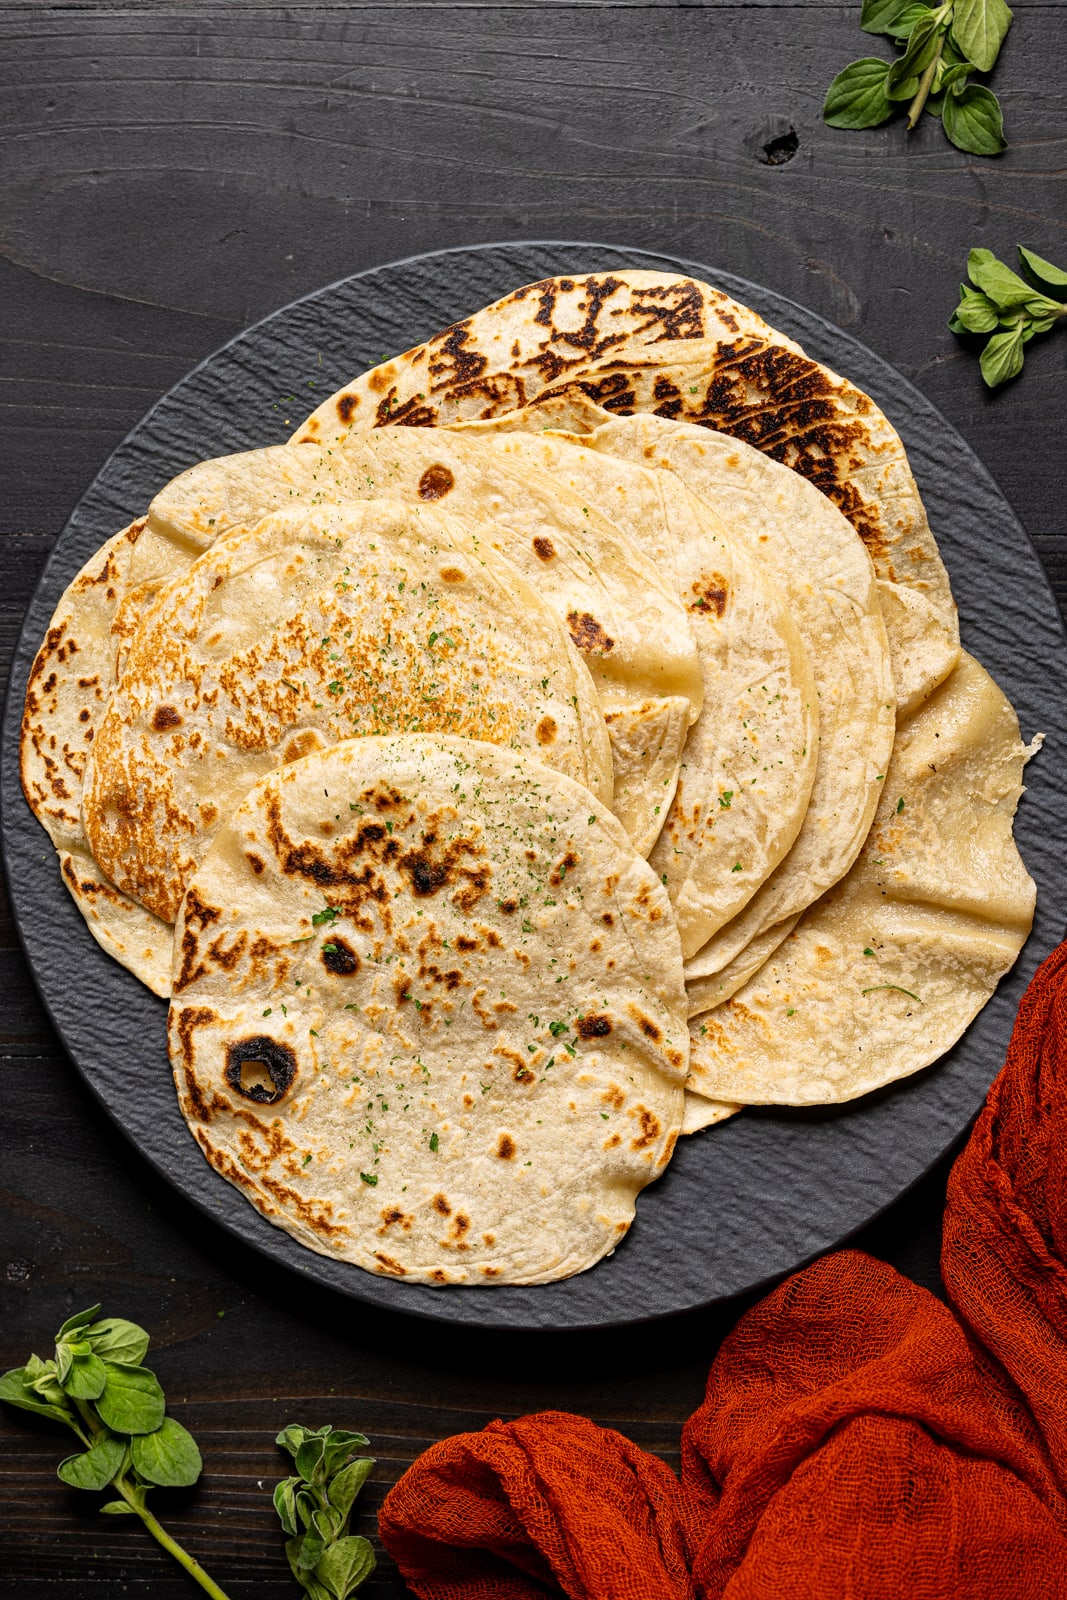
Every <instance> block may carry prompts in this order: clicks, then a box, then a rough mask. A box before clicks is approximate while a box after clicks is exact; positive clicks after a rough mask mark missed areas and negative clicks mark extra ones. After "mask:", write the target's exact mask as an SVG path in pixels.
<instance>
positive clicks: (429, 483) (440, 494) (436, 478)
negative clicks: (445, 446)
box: [419, 461, 456, 500]
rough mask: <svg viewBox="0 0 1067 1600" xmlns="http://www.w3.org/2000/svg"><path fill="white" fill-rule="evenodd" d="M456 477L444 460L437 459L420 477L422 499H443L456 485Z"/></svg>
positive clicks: (420, 496)
mask: <svg viewBox="0 0 1067 1600" xmlns="http://www.w3.org/2000/svg"><path fill="white" fill-rule="evenodd" d="M455 482H456V480H455V478H454V477H453V476H452V474H451V472H450V471H449V470H448V468H447V467H446V466H445V464H444V462H442V461H435V462H434V464H433V466H430V467H427V468H426V471H425V472H424V473H423V475H422V477H421V478H420V479H419V499H420V500H443V499H444V497H445V495H446V494H447V493H448V491H449V490H450V489H451V488H453V487H454V485H455Z"/></svg>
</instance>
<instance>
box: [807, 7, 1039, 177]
mask: <svg viewBox="0 0 1067 1600" xmlns="http://www.w3.org/2000/svg"><path fill="white" fill-rule="evenodd" d="M1011 22H1012V12H1011V8H1010V7H1009V6H1007V5H1006V4H1005V0H947V3H946V4H944V5H940V6H933V5H929V4H927V3H926V0H863V9H862V11H861V13H860V27H861V28H862V29H863V31H864V32H865V33H880V34H886V35H887V36H888V37H889V38H890V39H892V40H893V41H894V43H896V44H898V45H900V46H901V47H902V49H903V54H902V55H899V56H898V57H897V58H896V60H895V61H892V62H890V61H883V60H882V59H881V57H879V56H864V57H863V58H862V59H861V60H859V61H853V62H852V63H851V65H850V66H847V67H846V68H845V69H844V71H843V72H839V73H838V75H837V77H836V78H835V79H834V81H833V83H832V84H831V85H830V87H829V89H828V91H827V94H826V103H825V105H824V106H823V118H824V120H825V121H826V122H828V123H829V124H830V126H831V127H832V128H874V127H877V126H878V124H879V123H882V122H886V121H888V119H889V118H890V117H891V116H893V114H894V113H895V112H897V111H903V110H904V109H905V108H906V109H907V113H908V131H909V132H910V131H911V130H912V128H914V127H915V125H916V123H917V122H918V120H919V118H920V116H921V115H922V113H923V111H924V110H925V111H928V112H929V113H930V115H931V116H934V117H940V118H941V124H942V127H943V128H944V130H945V134H946V136H947V137H948V138H949V139H950V140H951V142H952V143H953V144H954V145H955V146H956V147H957V149H960V150H966V151H968V152H969V153H970V154H971V155H976V156H995V155H998V154H999V153H1000V151H1001V150H1003V149H1004V148H1005V139H1004V119H1003V115H1002V112H1001V109H1000V102H999V100H998V99H997V97H996V95H995V94H994V93H993V92H992V90H991V89H987V88H986V87H985V85H984V84H980V83H971V82H970V79H971V77H972V75H973V74H974V73H975V72H991V71H992V70H993V65H994V63H995V62H996V59H997V56H998V55H999V54H1000V47H1001V45H1002V44H1003V43H1004V39H1005V37H1006V35H1007V32H1008V29H1009V28H1010V27H1011Z"/></svg>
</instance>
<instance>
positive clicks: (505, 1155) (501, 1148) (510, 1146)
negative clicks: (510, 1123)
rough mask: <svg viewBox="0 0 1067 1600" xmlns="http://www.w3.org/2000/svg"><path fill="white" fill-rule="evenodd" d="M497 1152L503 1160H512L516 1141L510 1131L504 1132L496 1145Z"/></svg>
mask: <svg viewBox="0 0 1067 1600" xmlns="http://www.w3.org/2000/svg"><path fill="white" fill-rule="evenodd" d="M496 1153H497V1155H498V1156H499V1157H500V1159H501V1161H511V1160H513V1159H514V1156H515V1141H514V1139H513V1138H512V1137H511V1134H510V1133H502V1134H501V1135H500V1141H499V1143H498V1144H497V1147H496Z"/></svg>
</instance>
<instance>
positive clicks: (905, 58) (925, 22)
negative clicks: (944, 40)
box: [886, 11, 943, 100]
mask: <svg viewBox="0 0 1067 1600" xmlns="http://www.w3.org/2000/svg"><path fill="white" fill-rule="evenodd" d="M942 31H943V24H942V22H941V21H940V19H939V14H938V13H937V12H934V11H931V12H930V13H929V14H928V15H927V16H926V17H920V18H919V21H918V22H917V23H916V24H915V26H914V28H912V30H911V37H910V38H909V39H908V47H907V49H906V50H905V51H904V54H903V55H902V56H898V57H897V59H896V61H894V62H893V64H892V66H891V67H890V68H889V72H888V75H887V77H886V94H887V95H888V96H889V98H890V99H891V100H900V99H908V98H910V94H909V92H908V86H909V85H910V84H911V83H912V82H915V83H917V82H918V79H919V78H921V77H922V75H923V73H924V72H925V71H926V69H927V67H928V66H929V65H930V63H931V61H933V59H934V57H935V56H936V55H937V51H938V46H939V44H940V42H941V34H942ZM911 92H912V93H914V91H911Z"/></svg>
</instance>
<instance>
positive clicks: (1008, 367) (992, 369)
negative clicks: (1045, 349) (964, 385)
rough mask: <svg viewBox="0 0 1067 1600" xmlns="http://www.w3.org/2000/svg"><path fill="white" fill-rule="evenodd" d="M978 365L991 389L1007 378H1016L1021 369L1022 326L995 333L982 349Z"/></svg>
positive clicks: (1004, 381)
mask: <svg viewBox="0 0 1067 1600" xmlns="http://www.w3.org/2000/svg"><path fill="white" fill-rule="evenodd" d="M979 365H980V366H981V369H982V377H983V378H984V379H985V381H986V383H987V384H988V385H989V387H990V388H991V389H995V388H996V387H997V385H998V384H1001V383H1007V382H1008V379H1009V378H1017V377H1018V375H1019V373H1020V372H1021V371H1022V370H1023V338H1022V328H1021V327H1016V328H1008V329H1006V330H1005V332H1003V333H995V334H994V335H993V337H992V338H991V339H990V341H989V343H988V344H987V345H986V347H985V349H984V350H983V351H982V359H981V361H980V363H979Z"/></svg>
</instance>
